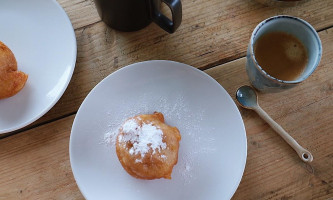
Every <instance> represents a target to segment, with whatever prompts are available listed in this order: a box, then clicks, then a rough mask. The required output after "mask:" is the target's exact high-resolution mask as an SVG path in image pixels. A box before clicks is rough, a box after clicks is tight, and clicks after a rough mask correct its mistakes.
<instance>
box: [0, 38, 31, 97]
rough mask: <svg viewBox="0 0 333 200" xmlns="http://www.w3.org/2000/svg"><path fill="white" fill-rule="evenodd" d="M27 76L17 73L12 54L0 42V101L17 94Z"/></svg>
mask: <svg viewBox="0 0 333 200" xmlns="http://www.w3.org/2000/svg"><path fill="white" fill-rule="evenodd" d="M27 79H28V75H27V74H25V73H23V72H21V71H17V63H16V59H15V56H14V54H13V52H12V51H11V50H10V49H9V48H8V47H7V46H6V45H5V44H4V43H2V42H0V99H4V98H8V97H11V96H13V95H15V94H17V93H18V92H19V91H20V90H21V89H22V88H23V87H24V85H25V83H26V82H27Z"/></svg>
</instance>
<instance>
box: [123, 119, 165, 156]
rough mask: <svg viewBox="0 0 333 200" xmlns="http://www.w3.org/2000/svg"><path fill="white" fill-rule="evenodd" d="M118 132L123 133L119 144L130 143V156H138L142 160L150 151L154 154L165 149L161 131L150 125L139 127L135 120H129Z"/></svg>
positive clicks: (144, 124)
mask: <svg viewBox="0 0 333 200" xmlns="http://www.w3.org/2000/svg"><path fill="white" fill-rule="evenodd" d="M120 130H122V132H123V137H122V138H121V139H120V142H125V143H126V142H131V143H132V144H133V146H132V147H131V148H130V149H129V153H130V154H132V155H133V154H134V155H137V154H140V155H141V158H143V157H144V156H145V154H146V153H148V151H149V150H150V149H152V150H153V153H155V152H156V151H158V152H160V151H161V150H162V149H165V148H166V143H165V142H163V132H162V130H161V129H159V128H157V127H156V126H153V125H152V124H146V123H143V124H142V125H141V126H140V125H139V124H137V122H136V121H135V119H129V120H127V121H126V122H125V123H124V124H123V125H122V127H121V128H120Z"/></svg>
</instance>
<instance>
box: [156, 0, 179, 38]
mask: <svg viewBox="0 0 333 200" xmlns="http://www.w3.org/2000/svg"><path fill="white" fill-rule="evenodd" d="M160 1H162V2H164V3H165V4H166V5H167V6H168V7H169V8H170V10H171V13H172V20H170V19H169V18H168V17H166V16H165V15H163V14H162V13H161V12H160V10H159V8H158V7H157V6H154V7H153V13H152V14H153V16H152V18H153V21H154V22H155V23H156V24H157V25H159V26H160V27H161V28H162V29H163V30H165V31H167V32H169V33H173V32H175V31H176V29H177V28H178V27H179V25H180V23H181V21H182V4H181V2H180V0H160Z"/></svg>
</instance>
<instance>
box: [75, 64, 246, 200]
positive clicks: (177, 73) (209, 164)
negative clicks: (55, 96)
mask: <svg viewBox="0 0 333 200" xmlns="http://www.w3.org/2000/svg"><path fill="white" fill-rule="evenodd" d="M154 111H159V112H162V113H163V114H164V117H165V119H166V123H167V124H169V125H171V126H176V127H178V129H179V130H180V133H181V135H182V139H181V142H180V150H179V159H178V164H177V165H176V166H175V167H174V169H173V172H172V179H171V180H166V179H158V180H149V181H147V180H139V179H135V178H133V177H131V176H130V175H129V174H127V172H126V171H125V170H124V169H123V168H122V166H121V164H120V162H119V160H118V158H117V155H116V152H115V146H114V145H112V143H111V145H110V144H107V143H105V139H104V136H105V135H108V133H110V132H113V131H116V130H117V128H118V127H119V125H121V123H122V122H123V121H124V120H125V119H126V118H128V117H131V116H134V115H137V114H144V113H152V112H154ZM111 135H112V134H111ZM111 139H112V138H111ZM246 154H247V143H246V134H245V129H244V124H243V121H242V118H241V115H240V113H239V111H238V109H237V106H236V105H235V103H234V102H233V100H232V99H231V97H230V96H229V95H228V93H227V92H226V91H225V90H224V89H223V88H222V87H221V85H220V84H218V83H217V82H216V81H215V80H214V79H213V78H211V77H210V76H208V75H207V74H205V73H204V72H201V71H200V70H198V69H195V68H193V67H191V66H188V65H185V64H181V63H177V62H172V61H146V62H141V63H136V64H132V65H129V66H127V67H124V68H122V69H120V70H118V71H116V72H114V73H112V74H111V75H109V76H108V77H107V78H105V79H104V80H103V81H102V82H100V83H99V84H98V85H97V86H96V87H95V88H94V89H93V90H92V91H91V92H90V93H89V95H88V96H87V97H86V99H85V100H84V102H83V103H82V105H81V107H80V109H79V111H78V113H77V115H76V117H75V120H74V123H73V127H72V133H71V137H70V161H71V166H72V170H73V173H74V177H75V179H76V182H77V184H78V186H79V188H80V190H81V192H82V193H83V195H84V196H85V197H86V198H87V199H99V200H101V199H122V200H134V199H135V200H136V199H142V200H150V199H151V200H156V199H158V200H166V199H170V200H177V199H180V200H182V199H191V200H195V199H209V200H214V199H218V200H222V199H230V198H231V197H232V195H233V194H234V192H235V191H236V189H237V187H238V184H239V182H240V180H241V177H242V175H243V171H244V167H245V163H246Z"/></svg>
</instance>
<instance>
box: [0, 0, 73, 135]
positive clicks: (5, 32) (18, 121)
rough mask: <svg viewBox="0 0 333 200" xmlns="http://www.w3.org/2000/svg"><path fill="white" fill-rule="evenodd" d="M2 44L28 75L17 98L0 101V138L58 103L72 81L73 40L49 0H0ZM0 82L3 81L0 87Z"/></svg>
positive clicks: (64, 17)
mask: <svg viewBox="0 0 333 200" xmlns="http://www.w3.org/2000/svg"><path fill="white" fill-rule="evenodd" d="M0 4H1V5H0V28H1V31H0V41H2V42H3V43H5V44H6V45H7V46H8V47H9V48H10V49H11V50H12V52H13V53H14V55H15V57H16V60H17V63H18V69H19V70H21V71H23V72H25V73H27V74H28V75H29V78H28V81H27V83H26V85H25V86H24V88H23V89H22V90H21V91H20V92H19V93H18V94H16V95H15V96H13V97H10V98H7V99H0V134H1V133H6V132H11V131H14V130H17V129H20V128H22V127H25V126H27V125H29V124H30V123H32V122H34V121H36V120H37V119H38V118H40V117H41V116H43V115H44V114H45V113H46V112H47V111H49V110H50V109H51V108H52V107H53V106H54V104H55V103H56V102H57V101H58V100H59V99H60V97H61V96H62V94H63V93H64V91H65V89H66V88H67V85H68V83H69V81H70V79H71V77H72V74H73V71H74V67H75V61H76V39H75V34H74V30H73V27H72V24H71V22H70V20H69V19H68V16H67V15H66V13H65V11H64V10H63V9H62V8H61V7H60V5H59V4H58V3H57V2H56V1H53V0H29V1H26V0H15V1H13V0H1V3H0ZM0 84H1V83H0Z"/></svg>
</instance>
